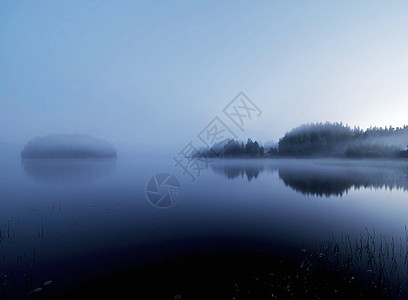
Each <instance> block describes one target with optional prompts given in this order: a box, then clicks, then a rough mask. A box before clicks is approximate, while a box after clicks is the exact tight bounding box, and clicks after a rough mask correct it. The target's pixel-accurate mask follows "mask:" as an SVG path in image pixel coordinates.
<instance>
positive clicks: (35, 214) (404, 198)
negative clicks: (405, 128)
mask: <svg viewBox="0 0 408 300" xmlns="http://www.w3.org/2000/svg"><path fill="white" fill-rule="evenodd" d="M0 168H1V172H0V230H1V234H0V284H5V285H4V286H3V288H4V287H6V288H8V291H9V293H11V294H12V293H16V294H18V293H26V291H27V290H32V289H34V288H36V287H38V286H43V283H44V282H45V281H47V280H52V281H53V285H55V286H58V285H59V284H60V285H69V284H76V283H78V282H81V281H84V280H86V279H89V278H92V277H95V276H103V275H104V274H109V273H110V272H115V271H120V270H122V269H125V268H131V267H133V266H138V265H141V264H146V263H152V262H161V261H165V260H167V259H169V258H171V259H176V260H177V259H181V260H182V259H183V258H184V257H186V256H187V255H190V256H191V255H194V254H195V253H197V254H198V253H200V254H203V253H204V254H206V253H208V254H210V253H218V252H219V253H221V252H222V253H231V252H237V253H238V252H245V253H250V252H253V253H258V252H260V253H280V252H281V253H283V252H286V253H287V254H286V255H290V254H289V252H290V251H291V249H300V248H301V247H302V245H305V244H310V243H315V242H316V241H319V240H325V239H327V237H328V235H329V232H330V231H333V232H335V233H337V234H341V233H347V234H349V235H350V236H351V237H355V238H358V237H359V235H360V233H363V232H365V230H366V227H368V228H373V227H374V228H375V230H376V231H377V232H379V233H381V234H384V235H386V236H389V237H391V236H394V237H395V238H396V239H399V237H402V236H403V237H405V229H404V226H405V224H406V223H407V216H408V193H407V189H408V163H407V162H403V161H348V160H272V159H269V160H268V159H259V160H224V161H215V162H213V163H212V164H211V165H210V167H209V169H207V170H204V171H202V173H201V175H200V177H198V178H197V179H196V182H195V183H191V182H190V178H189V177H187V176H183V175H182V174H181V173H180V171H179V169H177V168H175V167H174V166H173V162H172V161H171V160H169V159H153V158H142V159H128V160H125V159H118V160H77V161H75V160H27V161H20V160H7V161H1V162H0ZM160 172H170V173H172V174H174V175H175V176H176V177H177V178H178V180H179V182H180V184H181V194H180V197H179V199H178V201H177V203H176V204H175V205H174V206H171V207H169V208H165V209H163V208H157V207H155V206H154V205H152V204H151V203H149V201H148V200H147V198H146V194H145V188H146V183H147V182H148V180H149V179H150V178H151V176H153V175H154V174H156V173H160ZM288 251H289V252H288ZM282 255H283V254H282Z"/></svg>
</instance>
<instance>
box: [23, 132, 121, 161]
mask: <svg viewBox="0 0 408 300" xmlns="http://www.w3.org/2000/svg"><path fill="white" fill-rule="evenodd" d="M21 157H22V158H23V159H41V158H73V159H77V158H79V159H81V158H116V149H115V148H114V146H113V145H112V144H110V143H109V142H107V141H104V140H100V139H97V138H93V137H90V136H86V135H80V134H50V135H47V136H44V137H37V138H34V139H33V140H31V141H29V142H28V143H27V144H26V145H25V147H24V149H23V151H22V152H21Z"/></svg>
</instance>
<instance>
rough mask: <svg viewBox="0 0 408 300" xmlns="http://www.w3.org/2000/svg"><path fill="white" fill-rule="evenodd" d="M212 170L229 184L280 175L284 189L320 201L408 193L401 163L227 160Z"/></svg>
mask: <svg viewBox="0 0 408 300" xmlns="http://www.w3.org/2000/svg"><path fill="white" fill-rule="evenodd" d="M211 169H212V170H213V171H214V172H215V173H217V174H222V175H224V176H225V177H227V178H228V179H230V180H233V179H238V178H246V179H247V180H248V181H251V180H252V179H254V178H255V179H256V178H258V176H260V175H261V174H262V173H264V172H266V173H274V172H277V173H278V176H279V178H280V179H281V180H282V181H283V183H284V184H285V186H287V187H290V188H291V189H293V190H295V191H297V192H299V193H301V194H303V195H313V196H321V197H322V196H325V197H330V196H339V197H341V196H343V195H344V194H345V193H347V192H348V191H349V190H350V189H353V188H354V189H360V188H378V189H386V188H388V189H390V190H392V189H402V190H404V191H407V190H408V165H407V164H405V163H403V164H399V163H398V161H395V162H391V163H388V162H383V163H380V162H367V161H345V162H339V161H338V160H336V161H326V160H322V161H319V160H268V159H265V160H262V159H260V160H256V159H255V160H246V161H245V160H243V161H240V160H225V161H217V162H215V163H213V164H211Z"/></svg>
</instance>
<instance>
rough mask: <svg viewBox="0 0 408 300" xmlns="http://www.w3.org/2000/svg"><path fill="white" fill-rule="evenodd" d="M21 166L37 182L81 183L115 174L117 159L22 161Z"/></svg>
mask: <svg viewBox="0 0 408 300" xmlns="http://www.w3.org/2000/svg"><path fill="white" fill-rule="evenodd" d="M21 165H22V167H23V169H24V171H25V173H26V174H27V175H29V176H30V177H32V178H34V179H37V180H41V181H47V182H53V183H55V182H67V183H79V182H89V181H93V180H96V179H99V178H102V177H104V176H106V175H108V174H109V173H111V172H113V170H114V169H115V167H116V159H22V160H21Z"/></svg>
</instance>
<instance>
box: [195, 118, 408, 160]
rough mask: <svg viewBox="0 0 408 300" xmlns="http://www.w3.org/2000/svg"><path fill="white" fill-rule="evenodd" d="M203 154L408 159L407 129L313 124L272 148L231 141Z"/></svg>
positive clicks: (294, 132) (255, 142)
mask: <svg viewBox="0 0 408 300" xmlns="http://www.w3.org/2000/svg"><path fill="white" fill-rule="evenodd" d="M201 153H203V154H205V155H207V156H211V157H215V156H219V157H344V158H408V126H404V127H396V128H394V127H392V126H390V127H389V128H387V127H385V128H382V127H370V128H368V129H366V130H363V129H360V128H359V127H354V128H351V127H350V126H349V125H345V124H343V123H330V122H326V123H311V124H304V125H301V126H299V127H296V128H294V129H292V130H291V131H289V132H287V133H286V134H285V135H284V136H283V137H282V138H281V139H280V140H279V142H278V143H275V144H273V145H269V146H266V145H261V143H260V142H258V141H253V140H252V139H250V138H249V139H248V140H247V141H246V142H243V141H239V140H228V141H226V142H224V144H223V145H220V144H219V145H214V146H213V147H211V148H207V149H203V150H202V151H201Z"/></svg>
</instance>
